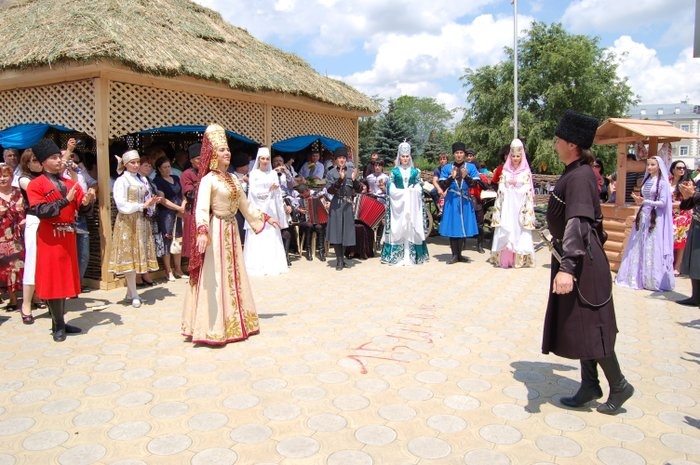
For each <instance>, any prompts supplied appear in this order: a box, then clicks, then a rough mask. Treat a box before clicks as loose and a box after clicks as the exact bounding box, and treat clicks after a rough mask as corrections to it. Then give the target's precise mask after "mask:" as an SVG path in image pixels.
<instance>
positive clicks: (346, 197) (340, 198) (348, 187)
mask: <svg viewBox="0 0 700 465" xmlns="http://www.w3.org/2000/svg"><path fill="white" fill-rule="evenodd" d="M351 174H352V170H350V169H349V168H348V169H347V171H346V172H345V179H343V180H341V179H340V174H339V173H338V168H337V167H335V166H334V167H332V168H331V169H329V170H328V174H327V175H326V189H327V190H328V193H329V194H331V195H332V196H333V199H332V200H331V206H330V211H329V212H328V226H327V229H326V237H327V238H328V242H329V243H331V244H340V245H343V246H345V247H347V246H352V245H355V215H354V213H353V197H354V194H355V193H357V192H361V191H362V184H360V182H359V181H357V180H355V181H353V180H352V176H351Z"/></svg>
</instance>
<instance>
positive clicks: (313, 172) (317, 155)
mask: <svg viewBox="0 0 700 465" xmlns="http://www.w3.org/2000/svg"><path fill="white" fill-rule="evenodd" d="M299 175H300V176H301V177H302V178H304V179H305V180H306V182H307V184H309V185H316V184H318V183H319V181H322V180H323V179H324V177H325V169H324V168H323V162H321V144H320V143H319V142H318V141H316V142H314V143H313V144H311V153H310V154H309V158H308V159H307V161H306V162H305V163H304V164H303V165H302V166H301V169H300V170H299Z"/></svg>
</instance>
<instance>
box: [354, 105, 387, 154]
mask: <svg viewBox="0 0 700 465" xmlns="http://www.w3.org/2000/svg"><path fill="white" fill-rule="evenodd" d="M372 100H373V101H374V103H376V104H377V105H379V106H380V107H381V106H382V104H383V103H384V99H382V98H381V97H379V96H378V95H374V96H372ZM381 118H382V116H381V114H379V115H375V116H366V117H363V118H360V120H359V121H358V125H357V132H358V139H359V145H360V148H359V150H358V153H357V155H358V157H359V159H360V166H365V165H366V164H367V162H368V161H369V157H370V155H371V154H372V152H374V150H375V146H376V138H377V128H378V126H379V121H380V120H381Z"/></svg>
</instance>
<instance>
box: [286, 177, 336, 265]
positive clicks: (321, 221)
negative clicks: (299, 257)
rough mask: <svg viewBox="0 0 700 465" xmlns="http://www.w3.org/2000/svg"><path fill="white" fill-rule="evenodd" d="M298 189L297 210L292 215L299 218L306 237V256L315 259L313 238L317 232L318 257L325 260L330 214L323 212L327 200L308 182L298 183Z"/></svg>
mask: <svg viewBox="0 0 700 465" xmlns="http://www.w3.org/2000/svg"><path fill="white" fill-rule="evenodd" d="M296 191H297V192H298V193H299V198H298V199H297V201H296V204H297V207H296V211H295V212H294V213H292V215H293V216H298V218H299V234H300V235H301V236H303V237H304V257H306V259H307V260H309V261H311V260H313V257H312V252H311V240H312V237H313V234H314V233H316V257H317V258H318V259H319V260H321V261H322V262H325V261H326V223H328V214H327V213H326V214H325V215H324V214H323V213H324V212H325V206H324V205H323V202H325V201H326V200H325V198H324V197H323V193H322V192H320V193H316V192H314V191H313V190H311V189H309V187H308V186H307V185H306V184H300V185H298V186H297V187H296ZM320 209H322V210H324V211H321V210H320ZM319 213H320V214H319Z"/></svg>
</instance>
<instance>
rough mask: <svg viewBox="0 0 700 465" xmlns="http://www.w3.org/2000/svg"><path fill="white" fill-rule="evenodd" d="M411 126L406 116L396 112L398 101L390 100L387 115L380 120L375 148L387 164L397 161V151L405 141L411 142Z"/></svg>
mask: <svg viewBox="0 0 700 465" xmlns="http://www.w3.org/2000/svg"><path fill="white" fill-rule="evenodd" d="M411 136H412V134H411V126H410V124H409V123H408V122H407V121H406V120H405V118H404V116H403V115H401V114H400V113H398V112H397V111H396V101H395V100H394V99H389V102H388V104H387V109H386V113H385V114H384V116H383V117H382V118H381V119H380V120H379V123H378V125H377V132H376V138H375V148H376V152H377V153H378V154H379V156H380V157H381V158H382V159H384V161H386V162H393V161H394V159H396V151H397V150H398V147H399V144H400V143H401V142H403V141H404V140H407V141H409V142H410V141H411Z"/></svg>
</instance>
